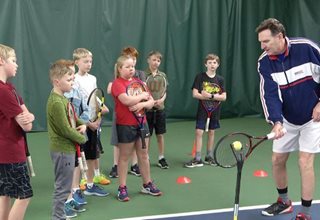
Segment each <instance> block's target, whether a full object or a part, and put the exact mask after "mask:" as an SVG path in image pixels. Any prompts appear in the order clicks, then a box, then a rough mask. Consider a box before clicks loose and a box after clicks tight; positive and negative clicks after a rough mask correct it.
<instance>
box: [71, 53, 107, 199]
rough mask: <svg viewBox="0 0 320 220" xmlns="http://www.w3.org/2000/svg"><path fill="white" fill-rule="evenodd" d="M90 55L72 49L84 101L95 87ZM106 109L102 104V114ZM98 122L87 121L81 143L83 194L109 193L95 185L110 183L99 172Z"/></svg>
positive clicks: (99, 120) (98, 120)
mask: <svg viewBox="0 0 320 220" xmlns="http://www.w3.org/2000/svg"><path fill="white" fill-rule="evenodd" d="M92 57H93V56H92V53H91V52H90V51H89V50H87V49H85V48H77V49H75V50H74V51H73V60H74V62H75V64H76V66H77V67H78V72H77V73H76V75H75V84H76V86H77V87H78V88H79V89H80V91H81V92H83V94H82V95H83V97H84V98H85V102H87V101H88V98H89V95H90V93H91V92H92V91H93V90H94V89H96V88H97V79H96V77H95V76H93V75H92V74H89V72H90V70H91V67H92ZM89 111H91V110H89ZM108 111H109V110H108V108H107V107H106V106H105V105H103V109H102V114H105V113H106V112H108ZM90 114H91V113H90ZM100 123H101V118H98V119H97V120H96V121H94V122H90V121H89V123H88V124H87V127H88V129H87V133H86V134H87V137H88V141H87V142H86V143H85V144H84V145H83V149H84V152H85V156H86V159H87V164H88V171H87V177H88V179H87V182H86V183H85V186H86V189H85V191H84V194H85V195H95V196H107V195H109V193H108V192H107V191H106V190H104V189H103V188H101V187H99V186H98V185H97V184H98V183H99V184H102V185H107V184H109V183H110V181H109V180H108V179H107V178H106V177H105V176H104V175H103V174H102V173H100V168H99V166H100V165H99V157H100V151H99V149H100V147H99V146H98V144H101V142H100V140H98V139H99V136H98V135H97V129H99V127H100ZM94 140H96V141H94ZM83 181H85V180H82V183H81V184H83Z"/></svg>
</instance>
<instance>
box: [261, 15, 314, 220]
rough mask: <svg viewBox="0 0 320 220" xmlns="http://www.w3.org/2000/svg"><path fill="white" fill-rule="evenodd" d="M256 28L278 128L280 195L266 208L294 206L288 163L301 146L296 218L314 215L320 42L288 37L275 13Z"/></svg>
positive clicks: (264, 83)
mask: <svg viewBox="0 0 320 220" xmlns="http://www.w3.org/2000/svg"><path fill="white" fill-rule="evenodd" d="M256 32H257V34H258V40H259V42H260V44H261V49H262V50H264V52H263V53H262V54H261V56H260V57H259V60H258V71H259V75H260V98H261V103H262V106H263V110H264V113H265V117H266V120H267V122H268V123H270V124H271V125H272V126H273V127H272V132H274V133H275V134H276V137H275V140H274V141H273V153H272V171H273V177H274V180H275V183H276V187H277V192H278V195H279V197H278V199H277V201H276V202H275V203H273V204H272V205H270V206H269V207H267V208H266V209H264V210H263V211H262V214H263V215H266V216H274V215H278V214H286V213H291V212H292V211H293V206H292V203H291V201H290V199H289V197H288V175H287V165H286V163H287V160H288V158H289V155H290V152H293V151H299V168H300V176H301V205H302V206H301V209H300V211H299V212H298V213H297V215H296V217H295V218H294V219H296V220H311V205H312V199H313V194H314V187H315V174H314V157H315V154H316V153H319V152H320V148H319V140H320V102H319V97H320V82H319V77H320V48H319V46H318V45H317V44H316V43H314V42H312V41H311V40H308V39H306V38H288V37H287V36H286V30H285V27H284V26H283V24H281V23H280V22H279V21H278V20H277V19H275V18H269V19H266V20H264V21H262V22H261V24H260V25H259V26H258V27H257V28H256ZM283 128H285V129H286V130H287V133H286V134H284V132H283ZM317 215H318V216H319V214H317Z"/></svg>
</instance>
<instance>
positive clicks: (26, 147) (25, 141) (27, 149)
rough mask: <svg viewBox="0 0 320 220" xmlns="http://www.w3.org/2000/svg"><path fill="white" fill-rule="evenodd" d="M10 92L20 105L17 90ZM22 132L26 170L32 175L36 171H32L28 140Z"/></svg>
mask: <svg viewBox="0 0 320 220" xmlns="http://www.w3.org/2000/svg"><path fill="white" fill-rule="evenodd" d="M12 92H13V94H14V96H15V97H16V99H17V102H18V104H19V106H21V103H20V99H19V97H18V94H17V92H16V91H15V90H14V89H13V90H12ZM22 132H23V137H24V143H25V144H24V146H25V151H26V157H27V165H28V170H29V173H30V176H32V177H34V176H36V173H35V172H34V168H33V163H32V158H31V154H30V151H29V146H28V141H27V133H26V132H25V131H22Z"/></svg>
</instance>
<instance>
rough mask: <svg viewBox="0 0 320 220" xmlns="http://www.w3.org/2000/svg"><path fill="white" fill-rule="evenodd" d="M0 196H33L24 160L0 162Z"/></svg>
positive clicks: (25, 197)
mask: <svg viewBox="0 0 320 220" xmlns="http://www.w3.org/2000/svg"><path fill="white" fill-rule="evenodd" d="M0 196H9V197H10V198H16V199H27V198H30V197H32V196H33V191H32V187H31V184H30V177H29V174H28V167H27V164H26V163H25V162H23V163H10V164H0Z"/></svg>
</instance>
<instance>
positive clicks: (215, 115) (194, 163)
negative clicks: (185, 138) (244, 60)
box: [185, 54, 227, 168]
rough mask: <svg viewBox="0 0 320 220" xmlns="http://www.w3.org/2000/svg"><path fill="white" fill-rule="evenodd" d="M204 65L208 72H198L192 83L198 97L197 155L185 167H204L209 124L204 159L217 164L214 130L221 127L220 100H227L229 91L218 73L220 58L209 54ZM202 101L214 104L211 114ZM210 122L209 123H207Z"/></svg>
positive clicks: (193, 91) (213, 164)
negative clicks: (203, 151)
mask: <svg viewBox="0 0 320 220" xmlns="http://www.w3.org/2000/svg"><path fill="white" fill-rule="evenodd" d="M204 65H205V66H206V68H207V71H206V72H203V73H200V74H198V75H197V76H196V77H195V79H194V82H193V85H192V95H193V98H195V99H198V100H199V102H198V111H197V117H196V132H195V145H196V155H195V157H194V158H193V159H192V160H191V161H189V162H187V163H185V167H187V168H193V167H202V166H203V161H202V159H201V148H202V136H203V132H204V131H205V129H206V126H208V142H207V154H206V157H205V159H204V163H205V164H208V165H212V166H216V163H215V161H214V159H213V144H214V132H215V130H216V129H218V128H220V124H219V118H220V105H219V102H222V101H225V100H226V98H227V93H226V91H225V88H224V78H223V77H222V76H220V75H217V72H216V71H217V69H218V67H219V65H220V58H219V57H218V56H217V55H215V54H208V55H207V56H206V58H205V60H204ZM202 102H208V103H207V104H216V105H212V106H214V107H215V108H212V109H211V110H212V113H211V115H210V114H208V112H207V111H208V109H206V108H207V107H206V105H204V104H203V103H202ZM207 122H209V124H207Z"/></svg>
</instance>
